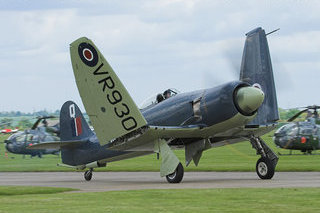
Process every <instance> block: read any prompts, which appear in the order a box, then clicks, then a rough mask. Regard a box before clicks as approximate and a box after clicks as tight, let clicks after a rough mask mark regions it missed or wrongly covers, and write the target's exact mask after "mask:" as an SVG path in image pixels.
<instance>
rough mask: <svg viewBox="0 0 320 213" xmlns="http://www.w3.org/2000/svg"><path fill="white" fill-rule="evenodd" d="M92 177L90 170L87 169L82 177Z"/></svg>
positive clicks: (87, 178)
mask: <svg viewBox="0 0 320 213" xmlns="http://www.w3.org/2000/svg"><path fill="white" fill-rule="evenodd" d="M91 178H92V170H88V171H86V172H85V173H84V179H86V181H90V180H91Z"/></svg>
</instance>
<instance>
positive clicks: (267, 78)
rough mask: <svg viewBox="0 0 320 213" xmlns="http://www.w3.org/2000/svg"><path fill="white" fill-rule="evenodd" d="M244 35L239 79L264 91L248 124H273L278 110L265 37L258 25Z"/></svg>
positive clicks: (277, 117)
mask: <svg viewBox="0 0 320 213" xmlns="http://www.w3.org/2000/svg"><path fill="white" fill-rule="evenodd" d="M246 36H247V38H246V42H245V46H244V50H243V56H242V63H241V70H240V80H241V81H244V82H247V83H249V84H251V85H254V84H255V85H256V86H258V87H260V86H261V89H262V90H263V91H264V93H265V99H264V102H263V103H262V105H261V106H260V108H259V110H258V113H257V116H256V117H255V119H254V120H253V121H251V122H250V123H249V124H248V125H249V126H250V125H254V126H257V125H258V126H261V125H269V124H274V123H275V122H276V121H277V120H279V112H278V104H277V95H276V89H275V83H274V78H273V71H272V64H271V57H270V53H269V46H268V41H267V37H266V34H265V31H264V30H263V29H262V28H260V27H259V28H256V29H254V30H252V31H250V32H248V33H247V34H246Z"/></svg>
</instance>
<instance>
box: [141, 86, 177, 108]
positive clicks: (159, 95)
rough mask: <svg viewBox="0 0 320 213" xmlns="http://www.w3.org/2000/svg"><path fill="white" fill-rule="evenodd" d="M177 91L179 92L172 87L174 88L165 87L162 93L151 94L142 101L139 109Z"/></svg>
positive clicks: (171, 95)
mask: <svg viewBox="0 0 320 213" xmlns="http://www.w3.org/2000/svg"><path fill="white" fill-rule="evenodd" d="M179 93H180V92H179V91H178V90H177V89H174V88H170V89H167V90H165V91H164V92H163V93H158V94H157V95H153V96H151V97H150V98H148V99H146V100H145V101H143V102H142V104H141V105H140V109H145V108H148V107H150V106H153V105H156V104H158V103H160V102H161V101H163V100H165V99H168V98H170V97H173V96H176V95H177V94H179Z"/></svg>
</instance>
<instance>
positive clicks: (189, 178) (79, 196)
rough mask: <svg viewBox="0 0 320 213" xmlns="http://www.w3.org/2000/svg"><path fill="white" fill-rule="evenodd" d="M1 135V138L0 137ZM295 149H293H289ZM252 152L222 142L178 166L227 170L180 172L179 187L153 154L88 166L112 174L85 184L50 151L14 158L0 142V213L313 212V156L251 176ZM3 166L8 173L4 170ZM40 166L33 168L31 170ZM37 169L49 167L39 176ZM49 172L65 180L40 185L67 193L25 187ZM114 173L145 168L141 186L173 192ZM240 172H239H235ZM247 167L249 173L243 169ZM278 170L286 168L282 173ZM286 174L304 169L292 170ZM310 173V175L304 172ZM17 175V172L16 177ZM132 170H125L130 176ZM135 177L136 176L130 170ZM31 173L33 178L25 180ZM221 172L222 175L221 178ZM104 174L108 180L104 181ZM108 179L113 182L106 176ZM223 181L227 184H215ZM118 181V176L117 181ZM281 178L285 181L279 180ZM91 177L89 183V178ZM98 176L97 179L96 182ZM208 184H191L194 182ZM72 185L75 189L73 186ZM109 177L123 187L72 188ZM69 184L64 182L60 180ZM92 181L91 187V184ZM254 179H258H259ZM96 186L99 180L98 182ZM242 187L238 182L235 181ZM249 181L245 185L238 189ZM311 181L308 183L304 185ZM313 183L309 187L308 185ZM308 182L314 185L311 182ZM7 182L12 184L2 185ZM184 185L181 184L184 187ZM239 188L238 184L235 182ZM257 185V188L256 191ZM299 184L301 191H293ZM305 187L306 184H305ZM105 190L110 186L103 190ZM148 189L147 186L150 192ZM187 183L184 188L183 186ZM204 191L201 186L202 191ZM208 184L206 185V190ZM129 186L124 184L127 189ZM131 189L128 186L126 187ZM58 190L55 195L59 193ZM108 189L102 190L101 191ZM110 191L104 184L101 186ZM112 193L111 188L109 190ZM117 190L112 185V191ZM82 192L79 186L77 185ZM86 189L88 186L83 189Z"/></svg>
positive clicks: (285, 160) (319, 178)
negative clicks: (267, 176) (265, 176)
mask: <svg viewBox="0 0 320 213" xmlns="http://www.w3.org/2000/svg"><path fill="white" fill-rule="evenodd" d="M6 137H8V136H1V138H0V141H3V140H4V139H5V138H6ZM263 138H264V140H265V141H266V142H267V143H268V144H269V145H270V146H271V147H272V148H273V150H275V151H276V152H279V151H280V152H281V153H288V151H287V150H281V149H278V148H276V147H275V146H274V144H273V142H272V137H271V134H269V135H266V136H264V137H263ZM176 153H177V155H178V157H179V158H180V160H181V161H182V162H184V151H183V150H181V151H176ZM293 153H294V154H300V153H299V151H295V152H293ZM258 158H259V157H258V156H256V154H255V150H254V149H252V148H251V145H250V143H249V142H243V143H238V144H234V145H230V146H225V147H220V148H216V149H211V150H208V151H206V152H205V153H204V154H203V158H202V159H201V160H200V164H199V167H195V166H194V165H191V166H190V167H188V168H186V171H189V172H190V171H234V172H231V173H220V172H213V173H209V176H211V177H206V178H205V177H203V175H204V174H205V173H202V172H195V173H193V172H191V173H186V174H185V179H184V181H185V182H183V184H181V185H176V186H174V185H171V184H167V183H166V182H165V180H164V179H163V178H162V179H161V178H160V177H159V173H158V171H159V167H160V161H158V160H157V159H156V156H155V155H149V156H144V157H139V158H134V159H129V160H124V161H119V162H113V163H110V164H109V165H108V166H107V167H106V168H101V169H96V171H113V172H116V173H115V174H116V176H114V177H113V176H111V174H112V173H109V174H110V175H108V173H94V177H93V180H92V181H91V182H85V181H84V180H83V177H82V176H83V174H82V173H69V172H72V171H73V170H72V169H68V168H62V167H56V164H57V163H60V162H61V160H60V158H59V157H58V156H53V155H46V156H44V157H43V158H41V159H40V158H37V157H35V158H32V159H31V158H30V157H29V156H26V157H25V158H22V156H20V155H14V154H10V153H7V155H5V152H4V146H3V144H0V182H2V183H3V184H0V185H7V186H0V213H2V212H24V213H27V212H32V213H36V212H54V213H57V212H64V213H65V212H88V211H89V212H151V211H153V212H312V211H313V212H320V201H319V194H320V187H319V185H317V184H320V173H319V172H320V165H319V162H320V155H311V156H310V155H292V156H280V160H279V163H278V166H277V168H276V171H277V172H278V173H277V172H276V174H275V177H274V179H272V180H267V181H263V180H259V179H258V177H257V176H256V174H255V173H254V171H255V164H256V160H257V159H258ZM7 171H15V172H13V173H6V172H7ZM22 171H25V172H28V173H19V172H22ZM37 171H42V172H41V173H33V172H37ZM43 171H51V172H50V173H43ZM53 171H64V172H67V173H64V174H65V177H68V178H71V179H67V180H62V179H60V178H57V183H60V184H61V185H59V184H57V185H54V184H52V181H50V182H46V180H45V179H42V181H43V184H38V186H39V185H40V186H41V185H46V186H55V187H72V188H74V190H75V191H74V192H70V191H69V190H70V189H65V188H54V189H52V188H49V189H44V188H38V186H36V185H37V184H30V185H33V186H32V187H27V188H25V187H23V186H21V185H28V184H26V183H24V181H26V182H27V179H28V177H31V182H33V183H37V182H39V180H40V182H41V176H42V175H46V174H48V175H49V176H51V177H58V176H59V174H61V173H55V172H53ZM119 171H131V172H134V173H136V171H155V173H149V174H148V175H149V176H151V179H150V177H149V178H146V179H145V180H147V184H146V185H150V184H148V181H149V183H150V181H151V182H153V184H154V185H158V186H165V185H166V186H169V187H172V188H178V189H172V188H171V189H170V190H168V189H161V187H147V188H149V189H142V190H129V191H127V190H128V189H126V188H125V186H126V184H127V182H130V181H131V182H133V185H135V184H137V185H141V183H142V182H143V178H145V177H140V178H139V177H138V178H137V179H135V180H130V177H129V174H126V175H123V176H124V178H125V179H122V181H121V180H120V181H119V177H117V175H118V176H119V175H121V173H117V172H119ZM239 171H241V172H244V173H241V172H239ZM248 171H250V172H248ZM279 171H290V172H289V173H286V172H285V173H282V172H279ZM294 171H305V172H303V173H295V172H294ZM308 171H315V172H308ZM21 174H23V175H21ZM132 174H133V173H132ZM137 174H138V176H139V175H143V173H137ZM32 175H35V176H34V177H33V178H32ZM221 175H227V177H224V176H221ZM110 178H111V179H110ZM112 178H114V179H112ZM225 179H227V181H223V180H225ZM117 180H118V181H117ZM282 180H286V181H289V183H287V182H282ZM10 181H13V182H14V181H18V182H19V181H20V184H18V183H16V184H14V183H13V182H11V183H13V184H9V182H10ZM94 181H96V183H95V182H94ZM104 181H105V182H104ZM205 181H207V182H209V183H207V184H209V185H211V186H215V187H208V186H206V185H203V187H198V188H201V189H195V188H197V187H192V186H194V185H196V184H202V182H205ZM75 182H76V183H79V185H78V186H79V187H78V186H77V185H75V184H74V183H75ZM114 182H116V183H117V184H118V185H119V186H120V187H123V189H124V191H107V192H106V191H105V190H100V191H104V192H96V191H99V190H92V191H95V192H83V193H78V192H79V189H80V190H81V187H80V186H82V187H86V185H87V184H91V185H93V184H96V185H98V188H99V187H100V188H102V186H104V187H105V188H107V187H108V185H107V184H110V183H114ZM6 183H8V184H6ZM68 183H69V184H68ZM97 183H98V184H97ZM222 183H227V184H229V187H227V188H221V187H219V185H221V184H222ZM260 183H261V184H260ZM99 184H100V185H99ZM242 184H243V186H242ZM245 184H249V186H248V185H247V186H245ZM250 184H251V185H255V186H254V187H255V188H243V187H250ZM310 184H311V185H310ZM312 184H313V185H312ZM314 184H315V185H314ZM8 185H20V186H19V187H16V186H8ZM185 186H186V187H185ZM241 186H242V187H241ZM264 187H265V188H264ZM276 187H280V188H276ZM300 187H301V188H300ZM306 187H307V188H306ZM110 188H112V187H110ZM150 188H153V189H150ZM184 188H189V189H184ZM190 188H192V189H190ZM204 188H205V189H204ZM209 188H213V189H209ZM129 189H130V188H129ZM131 189H136V188H131ZM65 190H66V192H65V193H58V192H61V191H65ZM107 190H108V188H107ZM109 190H110V189H109ZM111 190H112V189H111ZM113 190H117V189H113ZM82 191H85V190H82ZM87 191H90V190H87Z"/></svg>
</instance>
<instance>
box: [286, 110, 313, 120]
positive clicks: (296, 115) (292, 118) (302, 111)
mask: <svg viewBox="0 0 320 213" xmlns="http://www.w3.org/2000/svg"><path fill="white" fill-rule="evenodd" d="M308 110H309V109H308V108H307V109H304V110H301V111H300V112H298V113H297V114H295V115H294V116H292V117H291V118H289V119H288V122H291V121H293V120H294V119H296V118H297V117H299V115H301V114H302V113H304V112H307V111H308Z"/></svg>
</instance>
